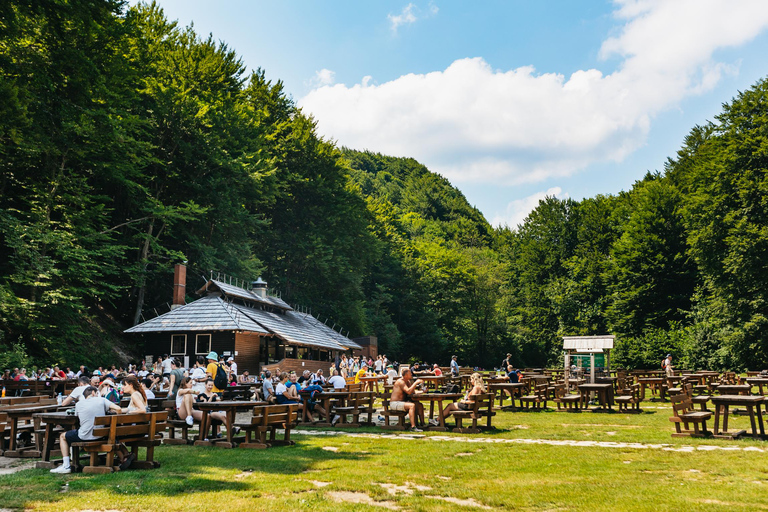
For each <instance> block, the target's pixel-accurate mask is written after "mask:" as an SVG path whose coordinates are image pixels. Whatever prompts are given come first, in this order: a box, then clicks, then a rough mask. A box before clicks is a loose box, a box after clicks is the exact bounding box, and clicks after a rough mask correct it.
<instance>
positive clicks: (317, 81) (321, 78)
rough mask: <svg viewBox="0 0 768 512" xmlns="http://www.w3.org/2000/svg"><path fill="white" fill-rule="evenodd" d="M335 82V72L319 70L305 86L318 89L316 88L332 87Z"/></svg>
mask: <svg viewBox="0 0 768 512" xmlns="http://www.w3.org/2000/svg"><path fill="white" fill-rule="evenodd" d="M335 82H336V72H335V71H331V70H330V69H325V68H323V69H321V70H320V71H315V76H313V77H312V79H311V80H309V81H308V82H306V85H308V86H310V87H313V88H318V87H325V86H327V85H333V84H334V83H335Z"/></svg>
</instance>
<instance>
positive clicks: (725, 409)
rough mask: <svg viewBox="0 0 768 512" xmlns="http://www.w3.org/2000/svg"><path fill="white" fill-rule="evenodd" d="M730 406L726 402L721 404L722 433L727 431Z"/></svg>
mask: <svg viewBox="0 0 768 512" xmlns="http://www.w3.org/2000/svg"><path fill="white" fill-rule="evenodd" d="M730 408H731V407H730V406H729V405H728V404H725V405H723V434H727V433H728V412H729V411H730Z"/></svg>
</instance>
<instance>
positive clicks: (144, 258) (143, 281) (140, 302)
mask: <svg viewBox="0 0 768 512" xmlns="http://www.w3.org/2000/svg"><path fill="white" fill-rule="evenodd" d="M154 229H155V219H154V217H153V218H152V219H151V220H150V221H149V226H147V236H146V238H145V239H144V246H143V247H142V248H141V254H139V261H140V262H141V273H140V274H139V293H138V297H137V299H136V311H135V313H134V314H133V325H137V324H138V323H139V320H141V310H142V309H144V294H145V293H146V291H147V266H148V265H149V245H150V244H149V241H150V240H151V239H152V231H153V230H154Z"/></svg>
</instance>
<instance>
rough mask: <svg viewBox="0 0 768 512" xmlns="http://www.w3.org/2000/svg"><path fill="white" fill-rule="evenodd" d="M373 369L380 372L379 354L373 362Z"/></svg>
mask: <svg viewBox="0 0 768 512" xmlns="http://www.w3.org/2000/svg"><path fill="white" fill-rule="evenodd" d="M373 369H374V371H375V372H376V373H381V356H379V357H377V358H376V361H374V362H373Z"/></svg>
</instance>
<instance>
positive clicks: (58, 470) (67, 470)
mask: <svg viewBox="0 0 768 512" xmlns="http://www.w3.org/2000/svg"><path fill="white" fill-rule="evenodd" d="M71 472H72V468H71V467H70V466H65V465H63V464H62V465H61V466H57V467H55V468H53V469H52V470H51V473H58V474H62V475H66V474H69V473H71Z"/></svg>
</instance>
